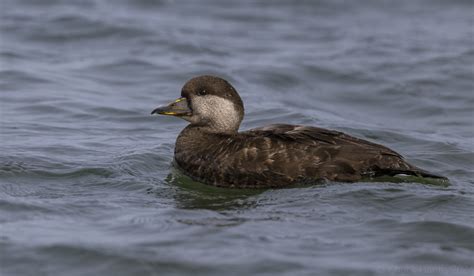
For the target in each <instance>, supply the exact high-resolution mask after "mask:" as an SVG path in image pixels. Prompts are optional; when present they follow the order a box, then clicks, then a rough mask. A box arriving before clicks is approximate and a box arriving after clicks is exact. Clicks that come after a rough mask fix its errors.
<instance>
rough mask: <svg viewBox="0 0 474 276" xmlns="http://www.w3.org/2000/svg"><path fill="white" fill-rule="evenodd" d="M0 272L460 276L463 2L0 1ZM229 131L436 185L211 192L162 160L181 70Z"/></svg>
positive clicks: (469, 33) (472, 53) (470, 250)
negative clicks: (270, 130)
mask: <svg viewBox="0 0 474 276" xmlns="http://www.w3.org/2000/svg"><path fill="white" fill-rule="evenodd" d="M0 3H1V4H0V5H1V6H0V93H1V94H0V124H1V131H0V141H1V144H0V274H1V275H35V276H36V275H186V274H192V275H472V273H473V271H474V215H473V213H474V212H473V210H474V180H473V177H474V165H473V163H474V141H473V137H474V123H473V118H474V93H473V92H474V73H473V70H474V68H473V64H474V46H473V45H474V43H473V42H474V41H473V40H474V33H473V32H474V31H473V30H474V28H473V22H474V8H473V2H472V1H435V0H433V1H428V0H426V1H408V0H405V1H342V0H338V1H263V0H262V1H250V0H244V1H237V0H236V1H212V0H203V1H184V0H179V1H178V0H177V1H171V0H169V1H165V0H163V1H145V0H140V1H126V0H120V1H112V0H110V1H106V0H104V1H99V0H89V1H53V0H49V1H47V0H44V1H13V0H11V1H9V0H1V1H0ZM199 74H218V75H220V76H222V77H224V78H226V79H228V80H230V81H231V82H232V83H233V84H234V86H235V87H236V88H237V89H238V90H239V92H240V93H241V95H242V98H243V100H244V102H245V105H246V112H247V115H246V119H245V121H244V123H243V126H242V128H243V129H247V128H251V127H258V126H262V125H265V124H270V123H294V124H307V125H317V126H320V127H327V128H332V129H337V130H342V131H345V132H347V133H350V134H352V135H355V136H358V137H361V138H365V139H369V140H371V141H375V142H377V143H381V144H384V145H387V146H389V147H391V148H393V149H395V150H397V151H399V152H400V153H402V154H404V155H405V156H406V157H407V159H408V160H410V161H411V162H412V163H414V164H416V165H419V166H420V167H423V168H425V169H427V170H430V171H433V172H435V173H439V174H442V175H446V176H447V177H449V178H450V180H451V185H450V186H448V187H445V186H442V185H441V186H438V185H424V184H417V183H373V182H370V183H368V182H367V183H355V184H339V183H328V184H325V185H322V186H309V187H296V188H291V189H282V190H259V191H246V190H244V191H242V190H225V189H217V188H213V187H208V186H204V185H202V184H199V183H194V182H192V181H190V180H189V179H187V178H185V177H183V176H180V175H179V173H176V172H174V170H173V169H172V168H171V161H172V156H173V146H174V140H175V138H176V136H177V134H178V133H179V131H180V130H181V129H182V128H183V127H184V126H185V122H183V121H180V120H178V119H175V118H167V117H162V116H154V117H153V116H150V115H149V113H150V111H151V110H152V109H153V108H155V107H156V106H157V105H158V104H163V103H166V102H168V101H169V100H171V99H174V98H176V97H177V96H178V95H179V92H180V89H181V86H182V85H183V84H184V82H185V81H186V80H187V79H189V78H190V77H192V76H195V75H199Z"/></svg>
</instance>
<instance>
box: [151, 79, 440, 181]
mask: <svg viewBox="0 0 474 276" xmlns="http://www.w3.org/2000/svg"><path fill="white" fill-rule="evenodd" d="M181 95H182V98H180V99H178V100H177V101H175V102H173V103H171V104H170V105H168V106H166V107H160V108H157V109H155V110H154V111H153V112H152V113H159V114H165V115H173V116H178V117H181V118H183V119H185V120H187V121H189V122H190V123H191V124H190V125H188V126H187V127H186V128H185V129H184V130H183V131H182V132H181V133H180V134H179V136H178V139H177V141H176V148H175V163H176V164H177V165H178V166H179V167H180V168H181V170H182V171H183V172H184V173H185V174H186V175H188V176H190V177H191V178H193V179H195V180H197V181H200V182H203V183H206V184H210V185H214V186H220V187H237V188H263V187H286V186H290V185H294V184H300V183H312V182H318V181H321V180H331V181H342V182H355V181H359V180H361V179H362V178H370V177H377V176H385V175H388V176H393V175H397V174H407V175H415V176H421V177H432V178H443V179H445V178H444V177H442V176H438V175H435V174H431V173H429V172H426V171H424V170H422V169H419V168H417V167H415V166H413V165H410V164H409V163H407V162H406V161H405V160H404V159H403V157H402V156H401V155H400V154H398V153H396V152H394V151H393V150H391V149H389V148H387V147H384V146H382V145H378V144H375V143H372V142H369V141H366V140H362V139H358V138H355V137H352V136H349V135H347V134H344V133H342V132H338V131H333V130H327V129H322V128H317V127H310V126H300V125H286V124H277V125H270V126H266V127H262V128H256V129H251V130H248V131H244V132H238V128H239V125H240V122H241V121H242V119H243V115H244V107H243V103H242V100H241V99H240V96H239V95H238V93H237V92H236V91H235V89H234V88H233V87H232V86H231V85H230V84H229V83H228V82H227V81H225V80H223V79H221V78H217V77H213V76H200V77H196V78H193V79H191V80H190V81H188V82H187V83H186V84H185V86H184V87H183V90H182V92H181Z"/></svg>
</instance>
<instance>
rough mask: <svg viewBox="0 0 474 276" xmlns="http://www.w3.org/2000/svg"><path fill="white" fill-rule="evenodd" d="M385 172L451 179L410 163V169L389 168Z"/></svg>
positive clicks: (387, 173)
mask: <svg viewBox="0 0 474 276" xmlns="http://www.w3.org/2000/svg"><path fill="white" fill-rule="evenodd" d="M384 174H386V175H390V176H396V175H412V176H417V177H428V178H434V179H440V180H445V181H449V179H448V178H447V177H445V176H442V175H439V174H435V173H431V172H428V171H425V170H423V169H420V168H418V167H416V166H413V165H410V168H409V169H400V170H394V169H388V170H386V171H385V172H384Z"/></svg>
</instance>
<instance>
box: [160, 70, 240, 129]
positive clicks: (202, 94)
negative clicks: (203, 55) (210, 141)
mask: <svg viewBox="0 0 474 276" xmlns="http://www.w3.org/2000/svg"><path fill="white" fill-rule="evenodd" d="M151 114H162V115H170V116H176V117H180V118H182V119H184V120H186V121H188V122H190V123H191V124H192V125H196V126H200V127H202V128H203V129H205V130H207V131H212V132H222V133H232V132H236V131H237V130H238V129H239V126H240V122H241V121H242V119H243V118H244V104H243V102H242V99H241V98H240V96H239V94H238V93H237V91H236V90H235V89H234V87H232V85H231V84H230V83H229V82H227V81H226V80H224V79H221V78H219V77H214V76H199V77H195V78H192V79H190V80H189V81H188V82H186V84H185V85H184V86H183V89H182V90H181V98H179V99H177V100H175V101H174V102H172V103H170V104H168V105H166V106H160V107H158V108H156V109H155V110H153V111H152V112H151Z"/></svg>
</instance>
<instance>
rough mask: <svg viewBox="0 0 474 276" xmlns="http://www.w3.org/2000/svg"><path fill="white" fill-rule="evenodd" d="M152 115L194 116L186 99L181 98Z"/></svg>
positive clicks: (154, 111)
mask: <svg viewBox="0 0 474 276" xmlns="http://www.w3.org/2000/svg"><path fill="white" fill-rule="evenodd" d="M151 114H161V115H170V116H190V115H192V110H191V109H190V108H189V106H188V101H187V100H186V98H179V99H177V100H176V101H174V102H172V103H170V104H168V105H166V106H160V107H158V108H156V109H155V110H153V111H152V112H151Z"/></svg>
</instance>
